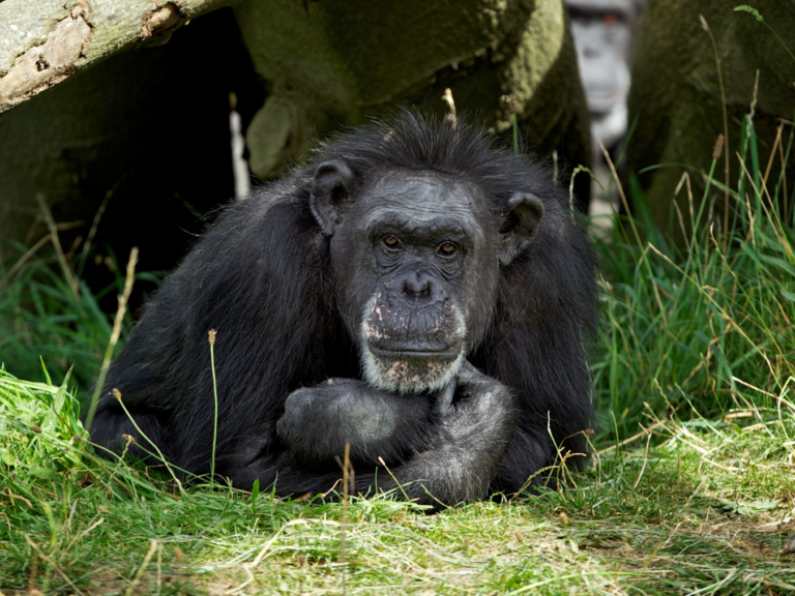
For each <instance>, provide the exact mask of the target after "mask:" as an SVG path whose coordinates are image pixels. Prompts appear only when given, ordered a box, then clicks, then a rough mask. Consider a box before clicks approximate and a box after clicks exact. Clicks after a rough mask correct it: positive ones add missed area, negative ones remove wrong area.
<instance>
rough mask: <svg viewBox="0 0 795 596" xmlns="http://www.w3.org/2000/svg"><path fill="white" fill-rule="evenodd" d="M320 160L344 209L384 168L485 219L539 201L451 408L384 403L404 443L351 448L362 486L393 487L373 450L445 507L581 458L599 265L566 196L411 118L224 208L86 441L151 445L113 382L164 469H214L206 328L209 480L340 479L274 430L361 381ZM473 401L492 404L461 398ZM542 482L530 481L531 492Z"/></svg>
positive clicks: (148, 320)
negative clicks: (213, 475) (445, 188)
mask: <svg viewBox="0 0 795 596" xmlns="http://www.w3.org/2000/svg"><path fill="white" fill-rule="evenodd" d="M331 160H339V161H341V162H344V163H345V164H347V166H348V167H349V168H350V170H351V172H352V174H353V179H352V181H351V182H350V183H349V186H350V188H349V189H348V190H349V192H350V195H351V197H352V198H353V199H354V200H355V198H356V197H357V196H359V193H361V192H364V191H365V190H366V189H367V188H368V185H370V184H371V183H372V182H373V181H374V180H376V179H377V178H379V177H381V176H382V175H383V174H384V173H385V172H391V171H397V170H408V171H412V170H417V171H419V170H422V171H429V170H430V171H435V172H438V173H440V174H442V175H443V176H447V177H453V178H457V179H462V180H464V181H467V182H469V183H471V184H473V185H474V186H475V187H477V188H479V189H480V190H481V191H482V193H483V195H484V196H485V200H486V201H487V208H488V210H489V211H490V212H491V213H492V214H493V217H495V218H496V217H499V214H501V213H505V212H506V209H507V208H508V207H507V206H508V201H509V200H511V197H512V196H515V194H516V193H517V192H520V193H530V194H532V195H534V196H535V197H537V198H538V199H539V200H540V201H541V203H542V204H543V207H544V209H543V212H544V215H543V218H542V219H541V223H540V226H539V227H538V230H537V232H536V234H535V237H534V239H533V241H532V243H531V244H530V246H529V247H527V248H524V249H523V250H522V251H521V253H520V254H518V256H516V258H514V259H513V261H512V262H510V264H508V265H506V266H503V267H500V268H499V280H498V282H497V287H496V291H495V292H494V295H493V296H491V297H486V298H483V299H482V300H481V302H488V303H484V304H481V305H480V307H479V310H480V311H482V312H480V313H479V314H478V315H477V317H476V318H477V319H478V320H473V321H471V322H470V323H471V324H472V325H473V332H472V337H473V338H474V342H476V343H474V345H470V346H469V349H468V353H467V360H468V361H469V362H470V363H471V365H473V366H474V368H472V366H469V365H466V366H465V369H464V372H463V373H462V374H461V375H459V376H458V378H457V385H456V386H457V387H459V388H462V390H461V391H460V392H457V393H456V398H455V404H454V405H451V406H449V408H448V409H447V410H445V409H444V407H443V406H438V405H433V398H432V397H430V396H423V395H413V396H412V395H408V396H394V397H390V398H388V399H394V400H403V401H400V402H398V403H399V404H400V409H399V411H400V412H402V413H399V414H396V417H397V418H396V422H397V424H398V425H399V427H400V428H399V431H398V434H399V437H397V438H388V439H385V441H384V442H382V443H381V444H376V445H371V446H370V448H369V450H368V449H364V450H362V452H361V453H359V452H357V458H358V459H357V460H355V462H354V463H355V464H356V465H357V467H356V478H357V486H358V488H359V489H360V490H367V489H368V488H370V487H371V486H372V485H373V484H374V483H377V485H378V486H379V487H380V488H391V487H393V486H394V482H393V481H392V479H391V477H390V476H389V474H386V473H385V472H384V470H382V469H380V470H379V469H377V463H376V462H377V457H378V456H379V455H383V456H384V459H385V461H386V462H387V463H388V464H389V465H390V472H391V473H394V474H395V475H396V477H397V479H398V480H399V481H400V482H411V481H415V480H417V481H422V482H417V483H415V484H416V485H417V488H414V489H410V492H409V496H410V497H417V498H418V499H420V500H422V501H432V500H440V501H441V502H444V503H455V502H459V501H464V500H471V499H476V498H481V497H483V496H485V494H486V492H487V490H491V491H505V492H513V491H516V490H519V489H520V488H521V487H523V486H524V485H525V483H526V482H527V480H528V478H530V477H531V476H532V475H534V474H535V473H536V472H538V471H539V470H540V469H541V468H544V467H545V466H549V465H551V464H553V463H554V462H555V461H556V458H557V457H558V449H557V448H556V446H555V443H557V446H558V447H559V448H560V449H562V450H563V451H564V453H565V451H566V450H570V451H572V452H577V453H583V454H584V453H586V451H587V448H586V447H587V442H586V439H585V436H584V434H583V431H585V430H586V429H588V428H590V427H591V425H592V422H593V418H592V417H593V412H592V407H591V400H590V396H591V379H590V374H589V371H588V363H587V357H586V352H585V348H584V341H585V338H586V337H587V336H588V334H589V333H590V332H592V331H593V329H594V325H595V319H596V289H595V262H594V256H593V254H592V251H591V248H590V246H589V244H588V241H587V238H586V236H585V234H584V233H583V232H582V231H581V230H580V229H579V228H578V226H577V225H576V224H575V222H574V220H573V217H572V215H571V210H570V207H569V202H568V197H567V195H566V193H565V192H563V191H561V190H560V189H558V188H556V187H555V186H554V185H553V184H552V181H551V176H550V175H549V173H548V172H547V171H546V170H545V169H544V168H542V167H540V166H538V165H536V164H534V163H533V162H531V161H530V160H528V159H527V158H525V157H521V156H520V157H517V156H514V155H513V154H512V153H511V152H510V151H507V150H503V149H495V148H493V147H492V146H491V145H490V141H489V139H488V136H487V135H486V134H485V133H484V132H483V131H481V130H480V129H478V128H476V127H473V126H469V125H467V124H465V123H463V122H460V121H459V123H458V125H457V126H456V127H452V126H450V125H449V124H448V123H446V122H441V123H440V122H434V121H429V120H426V119H424V118H422V117H420V116H417V115H414V114H411V113H404V114H402V115H400V116H399V117H397V118H396V119H395V120H394V121H392V122H389V123H385V124H376V125H372V126H369V127H364V128H360V129H357V130H355V131H353V132H351V133H349V134H346V135H344V136H342V137H340V138H338V139H336V140H334V141H332V142H330V143H328V144H326V145H324V146H323V147H321V148H320V149H319V150H318V151H317V153H316V155H315V159H314V160H313V162H312V164H311V165H309V166H307V167H306V168H304V169H303V170H301V171H298V172H296V173H295V174H294V175H293V176H292V177H291V178H289V179H286V180H283V181H281V182H278V183H274V184H271V185H269V186H267V187H266V188H265V189H263V190H261V191H259V192H257V193H256V194H255V195H254V196H252V197H251V198H249V199H246V200H243V201H240V202H237V203H234V204H232V205H231V206H229V207H228V208H227V209H226V210H225V211H224V213H223V214H222V216H221V217H220V218H219V220H218V221H217V223H216V224H215V225H214V227H213V228H212V229H211V230H210V231H209V233H208V234H207V235H206V236H205V237H204V238H203V239H202V240H201V241H200V242H199V243H198V244H197V246H196V247H195V248H194V249H193V251H192V252H191V253H190V254H189V255H188V256H187V258H186V259H185V261H184V263H183V264H182V266H181V267H180V268H179V269H178V270H177V271H176V272H174V273H173V274H172V275H171V276H170V277H169V278H168V279H167V280H166V281H165V283H164V285H163V287H162V289H161V290H160V291H159V292H158V293H157V294H156V295H155V296H154V297H153V298H152V299H151V300H150V301H149V302H148V304H147V306H146V309H145V314H144V315H143V317H142V318H141V320H140V321H139V323H138V325H137V326H136V328H135V330H134V332H133V334H132V337H131V339H130V340H129V342H128V343H127V345H126V346H125V347H124V349H123V351H122V353H121V355H120V356H119V357H118V358H117V359H116V360H115V361H114V362H113V364H112V365H111V368H110V371H109V374H108V377H107V381H106V384H105V387H104V389H103V397H102V399H101V401H100V404H99V408H98V411H97V416H96V418H95V421H94V424H93V425H92V429H91V433H92V437H93V440H94V441H96V442H97V443H99V444H103V445H106V446H109V447H111V448H118V445H119V442H120V436H121V434H122V433H127V434H130V435H133V436H136V437H137V440H138V442H139V444H141V445H143V446H144V447H146V441H145V440H144V439H143V438H141V437H140V436H139V433H137V432H136V431H135V430H134V428H133V427H132V425H131V423H130V422H129V421H128V420H127V418H126V416H125V415H124V413H123V412H122V411H121V410H120V408H119V405H118V403H117V402H116V400H115V399H114V398H113V397H112V396H111V395H110V392H111V390H112V389H113V388H118V389H119V390H120V391H121V394H122V399H123V402H124V404H125V406H126V407H127V408H128V409H129V410H130V412H131V413H132V415H133V416H134V417H135V419H136V421H137V423H138V425H139V426H140V427H141V429H142V430H143V432H144V433H145V434H146V435H147V436H148V437H149V438H150V439H152V440H153V441H154V442H155V443H156V444H157V445H158V447H159V448H160V449H161V450H162V451H163V453H164V454H165V455H166V457H167V458H168V459H169V460H170V461H172V462H174V463H175V464H176V465H177V466H178V467H180V468H183V469H185V470H188V471H190V472H192V473H196V474H205V473H208V472H209V471H210V459H211V451H212V437H213V416H214V408H213V387H212V376H211V368H210V351H209V345H208V336H207V334H208V331H209V330H210V329H217V330H218V335H217V341H216V343H215V359H216V373H217V377H218V398H219V415H218V444H217V450H216V468H215V469H216V472H217V473H219V474H222V475H225V476H228V477H230V478H231V479H232V482H233V483H234V485H236V486H239V487H241V488H248V487H250V486H251V484H252V483H253V481H254V480H255V479H257V478H258V479H259V481H260V486H263V487H265V486H267V485H269V484H271V483H273V482H274V481H276V490H277V493H278V494H280V495H287V494H303V493H305V492H308V491H312V492H324V491H326V490H328V489H329V488H330V487H331V486H332V485H333V483H334V482H335V481H336V480H337V479H338V478H339V477H340V472H339V469H338V468H337V469H334V468H332V467H329V466H327V465H324V464H323V462H320V461H316V459H317V457H316V455H313V452H312V448H311V447H312V446H309V447H308V448H307V450H306V452H305V454H304V455H301V453H299V451H301V449H300V448H299V446H298V443H299V442H300V438H301V437H305V436H306V433H305V432H304V433H303V434H302V431H301V430H300V429H298V430H294V431H292V432H294V433H297V434H296V435H295V436H296V437H298V438H297V439H296V443H290V445H292V446H293V448H292V450H291V448H288V445H287V444H286V442H285V441H286V440H285V439H284V438H283V437H288V436H290V435H289V432H290V431H289V429H286V426H287V425H285V423H283V425H282V426H283V428H282V430H281V431H280V433H281V436H280V433H277V422H278V421H279V420H280V418H282V416H283V415H284V414H285V401H286V400H287V398H288V396H290V395H291V394H292V393H293V392H295V391H296V390H298V389H300V388H302V387H306V388H313V387H316V386H320V385H321V384H323V383H324V382H325V381H326V380H327V379H329V378H332V377H333V378H341V379H358V380H361V379H362V371H361V369H360V364H359V353H358V352H359V347H358V345H357V341H358V340H357V338H356V337H352V336H351V335H352V332H351V330H350V329H349V327H348V325H347V324H346V320H345V318H346V317H347V316H348V315H347V314H345V315H341V314H340V312H339V308H338V303H337V297H338V295H339V294H338V291H339V289H338V288H336V287H335V275H334V271H333V270H332V267H331V263H330V257H329V239H328V238H327V237H326V236H324V234H323V233H322V231H321V228H320V226H319V225H318V221H317V219H316V217H315V215H313V213H312V211H311V209H310V194H311V193H312V188H313V179H314V176H315V172H316V169H317V166H318V164H320V163H323V162H328V161H331ZM492 240H493V239H492ZM475 369H477V370H475ZM478 371H480V372H478ZM481 373H482V374H481ZM357 386H358V387H360V388H361V389H356V390H355V391H357V392H359V391H360V393H356V397H355V398H356V399H360V398H361V399H363V400H368V399H373V400H376V401H375V402H374V403H376V404H379V403H383V404H386V403H387V402H386V399H387V398H383V399H384V400H385V401H383V402H379V401H378V400H381V399H382V398H381V397H378V396H375V394H374V392H376V390H375V389H368V388H367V386H365V385H363V384H361V383H359V384H358V385H357ZM506 388H507V389H506ZM478 392H479V393H478ZM299 393H300V392H299ZM475 393H477V394H478V395H486V396H487V398H484V399H480V398H478V399H473V398H469V397H468V396H471V395H474V394H475ZM371 394H372V395H371ZM389 407H391V406H389ZM450 408H452V409H450ZM300 421H301V424H306V425H307V426H310V427H311V425H313V424H315V425H318V433H320V434H321V435H323V436H324V438H323V441H324V443H323V444H324V445H328V446H327V447H321V448H319V449H320V450H321V451H324V450H327V451H328V452H335V451H337V450H339V448H340V445H343V444H344V442H346V441H345V437H341V436H339V435H340V433H339V432H338V431H336V430H335V428H336V427H335V428H330V429H329V428H326V427H327V426H328V425H327V424H326V425H324V424H323V421H322V420H317V419H315V418H311V417H309V416H308V415H307V416H306V417H305V418H304V419H301V420H300ZM298 426H300V424H299V425H298ZM298 426H295V428H298ZM550 431H551V435H552V437H554V442H553V438H552V437H551V436H550ZM331 443H334V444H333V445H331ZM139 453H140V452H139ZM451 453H455V454H457V455H456V456H455V457H457V459H455V461H453V462H452V463H451V462H450V461H447V460H445V458H446V457H448V455H449V454H451ZM462 453H463V454H464V455H466V457H462V456H461V454H462ZM340 455H341V454H340ZM470 456H471V457H470ZM313 458H314V459H313ZM467 458H469V459H467ZM585 460H586V458H585V457H575V458H573V459H572V460H570V461H569V462H568V463H569V465H570V466H574V467H576V466H577V465H579V464H581V463H582V462H584V461H585ZM390 462H391V464H390ZM393 466H394V468H393ZM376 475H377V480H376ZM541 481H542V478H541V476H538V477H536V478H535V479H534V481H533V484H538V483H539V482H541ZM428 493H431V494H432V495H433V496H432V497H429V496H428Z"/></svg>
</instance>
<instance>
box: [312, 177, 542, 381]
mask: <svg viewBox="0 0 795 596" xmlns="http://www.w3.org/2000/svg"><path fill="white" fill-rule="evenodd" d="M325 165H326V164H324V165H321V166H320V168H318V172H319V174H316V177H315V188H314V189H313V199H312V209H313V212H314V213H315V216H316V217H317V218H318V221H319V222H320V223H321V227H322V228H323V230H324V232H325V233H326V234H327V235H330V236H331V241H330V251H331V264H332V268H333V270H334V277H335V282H336V286H337V300H338V308H339V310H340V313H341V314H342V316H343V319H344V320H345V322H346V324H347V326H348V329H349V332H350V333H351V335H352V337H354V338H355V339H356V341H357V343H358V345H359V351H360V356H361V360H362V365H363V366H362V368H363V371H364V376H365V379H366V380H367V381H368V382H369V383H370V384H371V385H373V386H375V387H379V388H381V389H385V390H388V391H395V392H400V393H418V392H421V391H435V390H438V389H441V388H442V387H444V386H445V385H446V384H447V383H448V382H449V381H450V380H451V379H452V378H453V377H454V376H455V375H456V374H457V373H458V370H459V368H460V367H461V365H462V364H463V362H464V359H465V357H466V353H467V350H468V348H470V347H472V346H473V345H475V344H476V343H477V342H478V341H479V340H480V337H481V335H482V332H483V329H485V327H486V326H487V324H488V322H489V321H490V319H491V316H492V312H491V309H492V308H493V305H494V304H495V293H496V287H497V280H498V278H499V267H500V264H501V263H502V264H507V262H509V261H510V259H512V258H513V256H515V251H516V250H521V249H522V248H523V247H524V245H523V246H519V245H518V244H517V242H516V238H515V237H516V233H515V229H516V228H517V227H521V226H519V225H518V224H520V223H521V221H522V220H521V217H517V216H516V214H515V213H514V215H513V218H508V217H507V215H506V214H505V213H504V214H502V215H500V214H498V213H495V212H493V210H492V209H490V208H489V206H488V201H487V199H486V197H485V196H484V195H483V193H482V192H481V191H480V189H479V188H477V187H476V186H474V185H472V184H471V183H469V182H467V181H466V180H463V179H461V178H457V177H454V176H451V175H446V174H440V173H438V172H433V171H427V170H426V171H401V170H393V171H389V172H387V173H385V174H384V175H382V176H380V177H378V178H377V179H375V180H374V181H372V182H371V183H370V184H369V185H368V186H366V187H365V188H364V189H362V190H361V191H360V192H359V193H358V195H357V196H356V197H351V196H349V195H345V193H344V192H342V191H341V190H340V187H339V185H337V186H333V185H332V186H331V188H330V189H329V188H324V186H323V185H321V184H318V180H319V179H320V181H321V182H324V180H323V177H321V174H320V172H321V168H323V167H324V166H325ZM334 167H335V168H337V169H336V170H335V171H336V172H337V173H339V171H340V170H341V164H334ZM331 175H335V174H331ZM324 195H325V196H326V199H325V200H323V196H324ZM528 200H529V201H531V203H532V204H531V207H532V209H531V211H532V213H533V215H534V216H537V217H536V218H535V219H534V221H535V222H536V224H535V225H537V222H538V219H540V215H541V212H542V210H543V208H542V207H539V205H540V202H538V200H537V199H535V198H534V197H533V198H531V199H527V197H526V196H525V195H523V196H522V200H521V201H519V202H526V201H528ZM533 201H535V202H533ZM536 203H537V204H536ZM509 210H510V212H511V213H513V211H517V212H519V211H521V209H520V210H516V209H513V207H511V206H510V205H509ZM509 220H510V223H509V225H508V227H509V228H511V229H510V230H509V231H508V232H507V233H506V232H505V230H502V231H501V229H500V228H501V226H502V227H503V228H505V227H506V226H505V224H506V222H508V221H509ZM532 231H533V232H534V231H535V227H533V228H532ZM531 236H532V234H530V235H529V237H531ZM524 237H527V238H526V239H527V242H528V243H529V237H528V235H527V234H526V233H525V234H524Z"/></svg>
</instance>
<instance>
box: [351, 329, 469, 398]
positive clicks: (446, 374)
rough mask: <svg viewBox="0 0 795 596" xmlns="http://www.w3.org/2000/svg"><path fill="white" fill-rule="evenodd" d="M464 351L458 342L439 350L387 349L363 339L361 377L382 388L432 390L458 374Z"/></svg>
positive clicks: (462, 344) (404, 390) (401, 391)
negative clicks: (362, 375)
mask: <svg viewBox="0 0 795 596" xmlns="http://www.w3.org/2000/svg"><path fill="white" fill-rule="evenodd" d="M465 353H466V350H465V349H464V342H462V341H459V342H457V343H455V344H453V345H452V346H449V347H446V348H444V349H442V350H416V349H412V350H407V349H403V348H401V349H399V350H396V349H394V348H393V349H388V350H387V349H384V348H380V347H376V346H374V345H372V344H371V343H369V342H367V341H365V342H364V345H363V346H362V355H361V357H362V369H363V371H364V378H365V380H366V381H367V382H368V383H369V384H370V385H372V386H373V387H377V388H379V389H382V390H384V391H391V392H394V393H422V392H423V391H430V392H435V391H439V390H441V389H442V388H443V387H445V386H446V385H447V384H448V383H449V382H450V381H451V380H452V379H453V378H454V377H455V376H456V375H457V374H458V371H459V370H460V369H461V365H462V364H463V363H464V359H465Z"/></svg>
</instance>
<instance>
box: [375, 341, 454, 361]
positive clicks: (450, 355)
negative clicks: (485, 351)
mask: <svg viewBox="0 0 795 596" xmlns="http://www.w3.org/2000/svg"><path fill="white" fill-rule="evenodd" d="M462 345H463V343H462V342H461V341H456V342H455V343H453V344H451V345H449V346H445V347H441V348H437V347H436V346H400V345H377V344H375V343H368V346H367V348H368V349H369V350H370V351H371V352H372V353H373V354H374V355H376V356H378V357H380V358H385V359H390V358H392V359H396V360H398V359H405V358H411V359H413V360H453V359H455V358H457V357H458V355H459V354H460V353H461V348H462Z"/></svg>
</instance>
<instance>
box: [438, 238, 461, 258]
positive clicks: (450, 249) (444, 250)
mask: <svg viewBox="0 0 795 596" xmlns="http://www.w3.org/2000/svg"><path fill="white" fill-rule="evenodd" d="M438 252H439V254H440V255H442V256H443V257H452V256H453V255H454V254H455V253H457V252H458V248H456V245H455V244H453V243H452V242H443V243H442V244H441V245H440V246H439V251H438Z"/></svg>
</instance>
